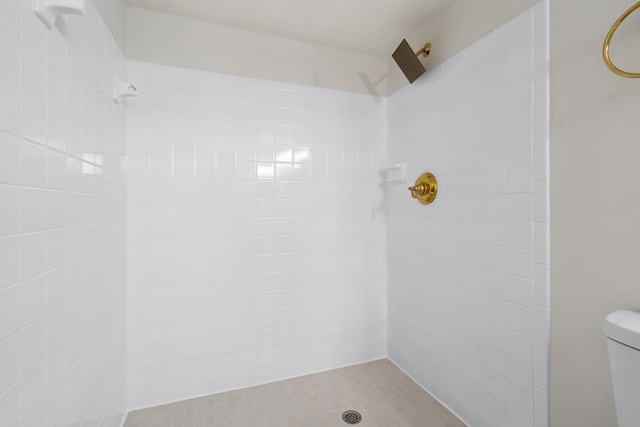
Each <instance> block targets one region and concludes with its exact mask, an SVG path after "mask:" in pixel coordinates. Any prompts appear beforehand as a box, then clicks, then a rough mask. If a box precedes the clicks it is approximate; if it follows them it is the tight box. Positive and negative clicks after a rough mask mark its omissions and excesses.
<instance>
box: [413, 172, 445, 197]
mask: <svg viewBox="0 0 640 427" xmlns="http://www.w3.org/2000/svg"><path fill="white" fill-rule="evenodd" d="M409 191H411V197H413V198H414V199H418V201H419V202H420V203H422V204H423V205H428V204H430V203H431V202H433V201H434V200H435V199H436V195H437V194H438V181H436V177H435V176H433V174H432V173H430V172H425V173H423V174H422V175H420V176H419V177H418V179H416V184H415V185H414V186H413V187H409Z"/></svg>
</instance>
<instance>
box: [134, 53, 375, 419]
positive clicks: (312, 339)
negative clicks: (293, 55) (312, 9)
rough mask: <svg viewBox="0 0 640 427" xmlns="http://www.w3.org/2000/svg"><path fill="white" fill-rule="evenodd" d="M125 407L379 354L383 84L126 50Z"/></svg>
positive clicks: (259, 381) (163, 400)
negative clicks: (365, 86)
mask: <svg viewBox="0 0 640 427" xmlns="http://www.w3.org/2000/svg"><path fill="white" fill-rule="evenodd" d="M129 74H130V80H131V81H133V82H134V83H136V84H137V85H138V86H139V88H140V93H141V95H140V97H139V98H138V99H135V100H132V101H131V102H130V103H129V111H128V129H129V131H128V136H129V145H128V149H129V165H128V188H129V202H128V228H127V235H128V320H127V322H128V337H129V342H128V359H129V360H128V367H129V405H130V408H132V409H133V408H140V407H146V406H151V405H155V404H159V403H163V402H170V401H176V400H180V399H185V398H188V397H192V396H197V395H205V394H210V393H214V392H218V391H222V390H228V389H233V388H240V387H244V386H249V385H254V384H258V383H265V382H269V381H273V380H276V379H282V378H287V377H291V376H296V375H301V374H304V373H309V372H314V371H320V370H325V369H330V368H334V367H337V366H342V365H348V364H353V363H357V362H362V361H365V360H370V359H376V358H380V357H384V356H385V355H386V262H385V257H384V253H385V249H384V248H385V247H386V243H385V229H384V219H383V218H382V215H381V204H382V202H383V200H382V191H381V189H380V188H379V186H378V184H379V178H378V174H377V170H378V168H379V167H380V166H381V165H382V164H383V155H384V154H385V153H384V151H385V142H386V134H387V129H386V100H385V99H376V98H373V97H370V96H365V95H357V94H351V93H345V92H337V91H331V90H322V89H317V88H312V87H306V86H296V85H290V84H283V83H275V82H268V81H260V80H252V79H246V78H238V77H233V76H228V75H220V74H213V73H206V72H199V71H194V70H186V69H176V68H169V67H164V66H159V65H152V64H144V63H136V62H130V63H129Z"/></svg>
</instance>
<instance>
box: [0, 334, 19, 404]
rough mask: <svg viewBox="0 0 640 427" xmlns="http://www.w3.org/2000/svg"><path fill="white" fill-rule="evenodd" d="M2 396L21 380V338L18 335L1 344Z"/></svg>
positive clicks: (0, 373)
mask: <svg viewBox="0 0 640 427" xmlns="http://www.w3.org/2000/svg"><path fill="white" fill-rule="evenodd" d="M0 359H1V360H2V364H0V394H2V393H4V392H5V391H6V390H8V389H9V387H11V385H12V384H14V383H16V381H17V380H18V379H19V378H20V337H19V336H18V335H17V334H16V335H13V336H12V337H10V338H7V339H5V340H4V341H2V342H0Z"/></svg>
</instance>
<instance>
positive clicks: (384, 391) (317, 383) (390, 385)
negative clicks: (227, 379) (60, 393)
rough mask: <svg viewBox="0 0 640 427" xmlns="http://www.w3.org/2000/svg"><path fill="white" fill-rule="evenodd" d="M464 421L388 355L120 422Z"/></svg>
mask: <svg viewBox="0 0 640 427" xmlns="http://www.w3.org/2000/svg"><path fill="white" fill-rule="evenodd" d="M347 409H354V410H356V411H359V412H360V413H361V414H362V417H363V419H362V421H361V422H360V423H359V424H358V426H359V427H426V426H428V427H464V423H462V422H461V421H460V420H458V419H457V418H456V417H455V416H454V415H453V414H451V413H450V412H449V411H448V410H447V409H446V408H445V407H443V406H442V405H441V404H440V403H438V402H437V401H436V400H435V399H434V398H433V397H432V396H431V395H429V394H428V393H426V392H425V391H424V390H423V389H422V388H421V387H420V386H419V385H418V384H416V383H415V382H414V381H413V380H411V378H409V377H408V376H407V375H405V374H404V373H403V372H402V371H401V370H400V369H398V368H397V367H396V366H395V365H394V364H393V363H391V362H390V361H389V360H388V359H381V360H376V361H374V362H369V363H363V364H360V365H355V366H349V367H346V368H341V369H335V370H332V371H327V372H321V373H318V374H311V375H305V376H303V377H299V378H292V379H289V380H284V381H278V382H275V383H271V384H265V385H259V386H256V387H250V388H246V389H242V390H233V391H229V392H226V393H219V394H214V395H211V396H204V397H199V398H196V399H190V400H185V401H182V402H176V403H171V404H167V405H161V406H157V407H154V408H147V409H141V410H137V411H132V412H131V413H129V415H128V416H127V420H126V422H125V427H218V426H220V427H340V426H347V425H348V424H346V423H344V422H343V421H342V419H341V415H342V413H343V412H344V411H345V410H347Z"/></svg>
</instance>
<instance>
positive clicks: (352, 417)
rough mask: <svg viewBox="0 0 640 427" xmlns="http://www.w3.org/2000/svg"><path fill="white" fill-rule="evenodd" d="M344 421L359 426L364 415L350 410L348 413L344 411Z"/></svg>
mask: <svg viewBox="0 0 640 427" xmlns="http://www.w3.org/2000/svg"><path fill="white" fill-rule="evenodd" d="M342 421H344V422H345V423H347V424H358V423H359V422H360V421H362V415H360V412H358V411H354V410H352V409H349V410H348V411H344V412H343V413H342Z"/></svg>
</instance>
